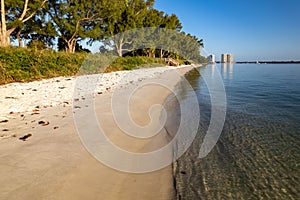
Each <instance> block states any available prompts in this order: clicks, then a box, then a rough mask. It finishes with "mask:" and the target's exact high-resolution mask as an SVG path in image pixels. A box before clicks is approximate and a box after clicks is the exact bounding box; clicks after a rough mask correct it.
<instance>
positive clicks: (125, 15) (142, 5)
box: [102, 0, 154, 56]
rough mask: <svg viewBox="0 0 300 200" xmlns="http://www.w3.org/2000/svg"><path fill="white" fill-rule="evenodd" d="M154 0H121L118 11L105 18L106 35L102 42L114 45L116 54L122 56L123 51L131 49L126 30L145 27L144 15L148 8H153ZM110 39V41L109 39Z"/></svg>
mask: <svg viewBox="0 0 300 200" xmlns="http://www.w3.org/2000/svg"><path fill="white" fill-rule="evenodd" d="M153 5H154V0H122V1H119V3H118V8H119V9H118V11H116V12H115V13H114V15H113V16H112V17H111V18H109V19H108V20H107V24H108V26H107V29H106V33H107V34H106V36H105V37H103V38H102V42H104V43H105V44H107V45H109V46H114V48H115V50H116V51H117V54H118V55H119V56H122V55H123V54H124V52H126V51H127V52H128V51H131V50H133V49H131V48H128V47H129V46H130V45H131V46H132V42H133V41H132V37H130V36H129V37H128V34H129V33H127V34H126V31H129V30H132V29H136V28H142V27H145V20H144V19H145V17H146V16H147V14H149V10H152V9H153ZM147 22H149V21H147ZM111 40H112V41H111Z"/></svg>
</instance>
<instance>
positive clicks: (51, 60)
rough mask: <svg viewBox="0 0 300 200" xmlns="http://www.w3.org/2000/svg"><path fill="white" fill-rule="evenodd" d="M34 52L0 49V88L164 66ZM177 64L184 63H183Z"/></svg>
mask: <svg viewBox="0 0 300 200" xmlns="http://www.w3.org/2000/svg"><path fill="white" fill-rule="evenodd" d="M37 45H39V44H37ZM37 49H38V48H34V49H30V48H28V49H26V48H20V47H6V48H1V47H0V84H6V83H11V82H26V81H34V80H40V79H45V78H53V77H58V76H74V75H76V74H80V75H82V74H93V73H101V72H111V71H120V70H132V69H137V68H149V67H158V66H165V65H166V63H165V62H164V61H163V60H162V59H160V58H152V57H142V56H139V57H129V56H127V57H116V56H114V55H112V54H87V53H85V52H81V53H73V54H71V53H65V52H56V51H54V50H51V49H43V50H37ZM178 61H179V63H180V64H184V63H185V61H184V60H178Z"/></svg>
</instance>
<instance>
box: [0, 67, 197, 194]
mask: <svg viewBox="0 0 300 200" xmlns="http://www.w3.org/2000/svg"><path fill="white" fill-rule="evenodd" d="M155 69H156V68H153V69H149V70H150V71H151V72H150V73H148V74H146V77H145V74H143V73H142V75H143V76H138V75H137V74H138V72H136V73H135V72H134V73H133V75H132V76H131V77H134V78H135V80H136V82H134V81H133V80H129V84H128V86H127V87H130V85H133V84H135V83H136V84H139V83H142V82H143V81H144V80H149V79H155V78H163V79H166V80H168V79H170V83H173V85H174V86H175V85H176V84H177V83H178V81H180V79H179V78H178V77H177V78H174V77H171V76H170V74H171V73H170V72H168V71H169V70H170V71H172V70H176V71H177V72H178V73H179V74H180V76H181V77H182V76H183V75H184V74H185V73H186V72H188V71H190V70H191V69H193V66H184V67H168V68H167V69H166V68H163V69H159V70H155ZM141 70H145V69H141ZM146 70H148V69H146ZM149 70H148V71H149ZM131 72H132V71H128V72H127V73H131ZM114 73H117V74H121V73H120V72H114ZM62 79H69V78H64V77H63V78H62ZM59 80H60V79H59ZM56 81H57V78H56V79H55V83H59V84H61V83H62V82H63V81H62V80H60V82H56ZM68 81H69V82H70V81H71V80H67V82H68ZM131 81H133V82H131ZM40 83H41V82H40ZM16 85H19V83H18V84H16ZM56 87H57V85H56ZM58 87H61V88H62V87H64V86H58ZM105 87H107V86H103V87H102V88H104V89H105V90H106V88H105ZM6 88H7V87H6ZM16 88H18V87H16ZM125 88H126V87H125ZM1 89H2V88H0V91H1ZM38 89H39V88H38ZM38 89H37V90H38ZM65 89H66V88H63V89H60V90H65ZM110 89H111V88H110ZM153 89H154V88H151V87H150V88H145V89H142V90H141V92H139V94H137V95H136V97H137V98H136V100H137V101H136V102H137V104H136V105H138V106H136V105H135V106H133V118H134V119H136V120H137V121H138V122H139V123H145V121H146V122H147V121H148V120H149V119H148V117H149V116H148V113H146V114H141V112H140V110H141V109H142V110H143V109H147V108H148V107H147V106H149V105H152V104H153V103H161V104H162V103H163V102H164V100H165V99H166V98H167V96H168V95H169V94H170V91H169V90H167V89H165V88H156V89H155V90H157V91H156V92H152V93H151V92H150V93H149V91H152V90H153ZM124 90H125V89H124ZM27 91H28V90H27ZM34 92H38V91H32V90H31V91H30V93H33V94H34ZM97 93H98V95H96V111H97V113H102V114H103V117H104V120H106V121H105V124H106V125H105V127H104V128H106V129H107V131H108V132H109V133H113V134H110V135H109V138H110V139H111V140H112V141H113V142H114V143H115V142H116V144H117V145H118V146H120V147H121V148H125V149H126V150H131V151H136V152H147V151H151V150H153V148H154V149H155V148H157V147H158V148H159V147H161V146H163V145H164V144H165V142H166V140H165V141H163V140H161V139H162V138H164V139H166V136H165V135H164V134H159V135H158V136H157V137H155V139H154V140H152V141H147V140H143V141H142V142H141V144H137V143H136V142H135V141H132V139H130V138H128V136H120V135H119V130H118V127H116V126H114V125H113V124H112V123H111V122H109V119H108V117H107V116H108V115H109V111H108V110H107V107H108V106H105V105H107V104H106V103H105V102H107V101H106V100H109V99H110V98H111V92H110V91H109V90H107V92H102V93H101V91H97ZM100 93H101V94H100ZM145 94H151V95H150V97H149V99H147V101H144V99H143V98H138V97H144V95H145ZM24 95H25V94H24ZM41 96H42V95H40V97H41ZM5 100H6V101H8V100H12V101H16V100H17V99H9V98H7V99H5ZM31 100H32V99H31ZM35 100H36V99H35ZM64 101H65V99H63V102H62V103H61V102H60V103H58V104H57V105H52V106H44V105H41V104H38V105H30V106H34V109H35V110H31V109H32V107H30V106H28V104H27V107H26V106H24V108H26V109H27V111H24V112H18V111H15V112H13V111H9V112H13V113H11V114H6V115H3V112H1V114H2V119H3V118H4V120H8V122H3V123H0V126H1V129H2V130H4V129H7V131H5V132H3V131H2V133H1V134H2V135H1V137H0V149H1V151H2V152H5V153H4V154H3V155H1V157H0V165H1V168H2V170H1V172H0V175H1V176H2V177H3V178H2V181H3V184H1V185H3V187H2V188H1V189H0V193H1V194H2V195H1V196H3V198H5V197H7V198H8V197H10V198H13V199H46V198H51V199H70V198H71V199H74V198H75V199H82V198H88V199H91V195H92V198H94V199H120V198H122V199H132V197H134V198H138V197H139V198H143V199H145V198H146V199H153V198H156V199H157V198H160V199H173V198H174V195H175V194H174V185H173V184H174V182H173V173H172V166H169V167H165V168H163V169H161V170H159V171H155V172H151V173H147V174H127V173H123V172H118V171H116V170H113V169H111V168H108V167H106V166H105V165H103V164H100V163H99V162H98V161H97V160H96V159H94V158H93V157H92V156H91V155H90V154H89V153H88V152H87V151H86V149H85V148H84V147H83V145H82V143H81V141H80V140H79V138H78V135H77V134H76V130H75V126H74V121H73V118H72V109H71V106H70V103H69V104H67V103H64ZM68 101H69V100H68ZM33 102H36V101H33ZM52 102H55V101H52ZM108 102H109V101H108ZM56 103H57V102H56ZM37 106H39V107H38V108H37ZM141 106H142V107H141ZM143 106H144V107H143ZM100 111H102V112H100ZM98 117H99V116H98ZM100 117H101V116H100ZM2 119H1V120H2ZM42 122H44V123H42ZM26 134H31V136H30V137H28V139H25V141H22V140H20V139H19V138H20V137H22V136H24V135H26ZM158 141H160V142H158ZM99 172H101V173H99ZM99 180H101V181H99ZM0 199H1V198H0Z"/></svg>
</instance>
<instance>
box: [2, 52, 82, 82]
mask: <svg viewBox="0 0 300 200" xmlns="http://www.w3.org/2000/svg"><path fill="white" fill-rule="evenodd" d="M86 55H87V54H86V53H76V54H67V53H65V52H56V51H53V50H42V51H36V50H33V49H25V48H19V47H6V48H0V84H5V83H10V82H24V81H33V80H40V79H43V78H53V77H57V76H73V75H75V74H76V73H77V72H78V69H79V67H80V65H81V63H82V62H83V60H84V58H85V57H86Z"/></svg>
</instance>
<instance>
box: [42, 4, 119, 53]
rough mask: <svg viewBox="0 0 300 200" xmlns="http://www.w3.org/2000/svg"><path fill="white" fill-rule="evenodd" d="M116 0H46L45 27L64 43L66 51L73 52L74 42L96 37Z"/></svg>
mask: <svg viewBox="0 0 300 200" xmlns="http://www.w3.org/2000/svg"><path fill="white" fill-rule="evenodd" d="M115 2H116V0H98V1H97V0H48V3H47V6H46V8H45V12H46V15H45V16H44V19H45V22H46V23H47V28H48V29H51V30H52V31H53V32H55V36H57V37H59V38H61V39H62V40H63V41H64V43H65V50H66V52H69V53H73V52H75V47H76V43H77V42H78V41H80V40H83V39H85V38H97V37H99V36H98V35H99V34H101V25H102V22H103V20H104V19H105V18H108V17H109V15H110V12H111V9H112V8H114V4H115Z"/></svg>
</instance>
